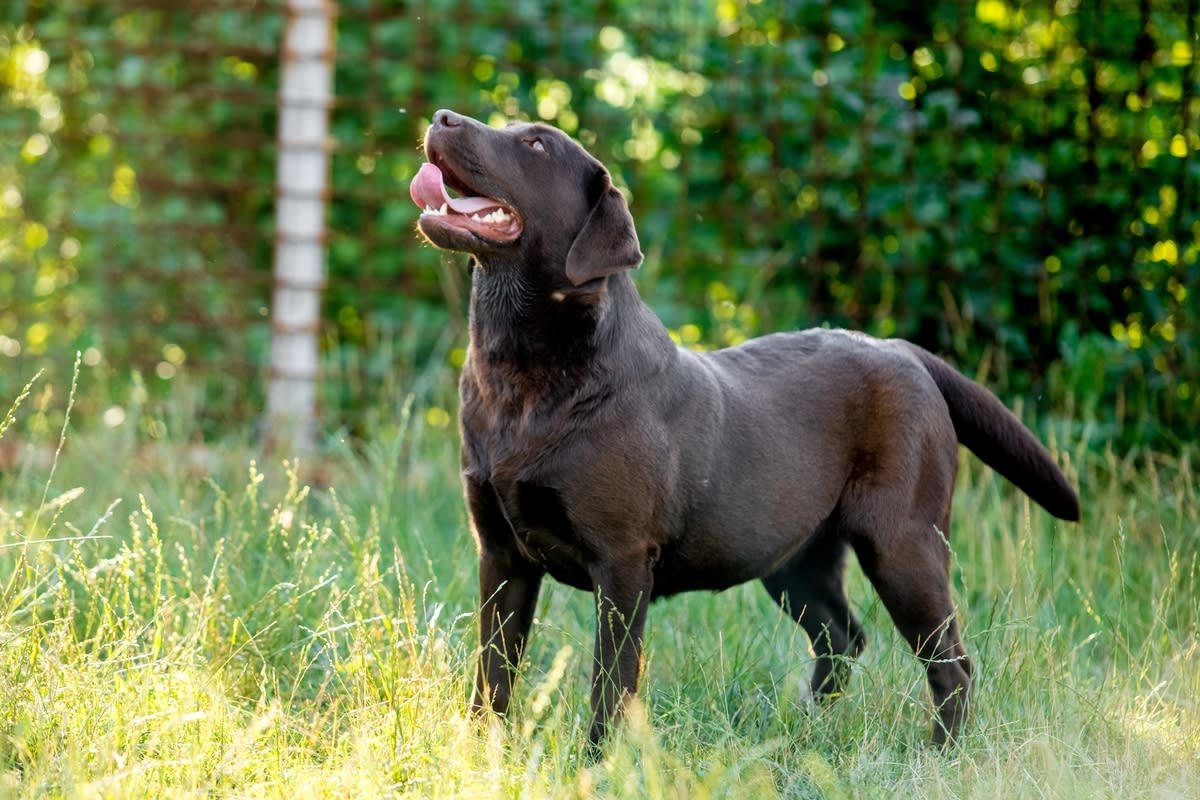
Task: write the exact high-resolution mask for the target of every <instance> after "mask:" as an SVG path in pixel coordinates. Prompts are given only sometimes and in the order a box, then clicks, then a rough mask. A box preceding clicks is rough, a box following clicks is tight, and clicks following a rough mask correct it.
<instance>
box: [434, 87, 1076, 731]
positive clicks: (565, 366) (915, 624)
mask: <svg viewBox="0 0 1200 800" xmlns="http://www.w3.org/2000/svg"><path fill="white" fill-rule="evenodd" d="M425 154H426V157H427V158H428V163H427V164H425V165H424V166H423V167H422V168H421V170H420V172H419V173H418V174H417V176H416V178H414V180H413V182H412V186H411V194H412V198H413V200H414V201H415V202H416V203H417V205H419V206H420V207H421V208H422V209H424V213H422V214H421V217H420V221H419V222H418V226H419V228H420V231H421V233H422V234H424V236H425V238H426V239H428V240H429V241H430V242H431V243H433V244H434V245H436V246H438V247H441V248H445V249H447V250H455V251H459V252H465V253H469V254H471V256H472V287H471V304H470V346H469V349H468V352H467V359H466V363H465V364H464V365H463V371H462V380H461V386H460V389H461V396H462V408H461V413H460V423H461V431H462V474H463V480H464V483H465V492H466V500H467V505H468V509H469V512H470V517H471V523H472V527H473V529H474V534H475V539H476V542H477V545H478V550H479V588H480V598H481V609H480V616H479V622H480V640H481V647H482V651H481V656H480V659H479V667H478V671H477V673H476V681H475V693H474V699H473V703H472V705H473V707H474V708H475V709H476V710H481V709H485V708H491V709H493V710H494V711H496V712H499V713H503V712H505V711H506V709H507V708H508V704H509V695H510V692H511V688H512V680H513V673H514V670H515V669H516V666H517V664H518V662H519V661H520V658H521V651H522V648H523V646H524V644H525V640H526V636H527V635H528V633H529V628H530V623H531V620H532V618H533V612H534V606H535V603H536V601H537V596H538V587H539V585H540V584H541V581H542V578H543V576H545V575H546V574H549V575H551V576H552V577H554V578H555V579H557V580H559V581H561V582H563V583H566V584H568V585H570V586H574V587H576V588H578V589H584V590H587V591H591V592H593V593H594V594H595V597H596V602H597V623H596V643H595V677H594V679H593V681H592V722H591V730H590V736H591V740H592V741H593V742H596V741H598V740H600V739H601V738H602V737H603V735H604V731H605V727H606V724H607V723H608V721H609V719H610V718H611V717H612V716H613V715H614V713H616V712H617V711H618V710H619V708H620V706H621V703H622V701H623V699H624V698H625V697H626V696H627V695H630V694H632V693H634V692H635V691H636V690H637V683H638V672H639V667H640V651H641V642H642V632H643V629H644V626H645V622H646V608H647V606H648V604H649V601H651V600H655V599H657V598H660V597H668V596H670V595H673V594H677V593H679V592H685V591H690V590H694V589H709V590H713V591H719V590H722V589H725V588H728V587H730V586H733V585H735V584H739V583H742V582H743V581H749V580H753V579H757V580H760V581H762V583H763V585H764V586H765V587H766V589H767V591H768V592H769V593H770V594H771V597H772V598H773V599H774V600H776V601H777V602H778V603H779V604H780V606H781V607H782V608H783V609H784V610H785V611H786V612H787V613H788V614H790V615H791V616H792V618H793V619H795V621H796V622H797V623H799V624H800V625H801V626H802V627H803V629H804V631H805V633H806V634H807V635H808V637H809V638H810V639H811V641H812V645H813V648H814V650H815V653H816V655H817V660H816V670H815V673H814V674H813V677H812V684H811V686H812V690H813V692H814V694H815V695H816V696H817V697H822V698H830V697H833V696H836V695H837V694H838V693H839V692H841V691H842V687H843V684H844V682H845V679H846V670H847V659H848V658H849V657H853V656H855V655H857V654H858V653H859V652H860V651H861V650H862V647H863V632H862V628H861V627H860V625H859V623H858V621H857V620H856V619H855V617H854V615H853V613H852V612H851V611H850V607H849V605H848V603H847V600H846V594H845V590H844V588H843V578H842V574H843V566H844V564H845V560H846V551H847V549H848V548H851V549H853V550H854V553H855V555H856V556H857V558H858V560H859V562H860V563H861V564H862V568H863V571H864V572H865V573H866V575H867V576H868V577H869V578H870V580H871V583H872V584H873V585H874V587H875V589H876V590H877V591H878V593H879V596H880V597H881V598H882V599H883V602H884V604H885V606H886V607H887V610H888V612H889V613H890V614H891V617H892V619H893V620H894V622H895V624H896V627H897V628H899V630H900V632H901V633H902V634H903V635H904V637H905V639H907V640H908V643H909V645H910V646H911V647H912V649H913V650H914V651H915V652H916V655H917V657H918V658H919V659H920V660H921V661H922V663H923V664H924V666H925V669H926V671H927V673H928V679H929V685H930V688H931V690H932V694H933V702H934V705H935V706H936V709H937V716H936V718H935V719H936V721H935V723H934V726H933V739H934V741H935V742H937V743H944V742H946V741H948V740H950V739H952V738H953V737H954V735H955V734H956V733H957V732H958V731H959V730H960V729H961V728H962V725H963V721H964V719H965V718H966V715H967V700H968V689H969V686H970V680H971V677H970V676H971V662H970V661H969V660H968V658H967V655H966V652H965V651H964V650H963V646H962V642H961V641H960V639H959V632H958V625H957V623H956V621H955V611H954V607H953V605H952V602H951V597H950V586H949V581H948V571H949V558H950V552H949V548H948V541H947V538H946V537H947V535H948V532H949V528H950V501H951V493H952V491H953V488H954V478H955V471H956V469H957V459H958V445H959V443H962V444H963V445H965V446H966V447H968V448H969V449H970V450H971V451H972V452H974V453H975V454H976V455H977V456H978V457H979V458H981V459H982V460H983V461H984V462H985V463H986V464H989V465H991V466H992V467H993V468H994V469H996V470H997V471H998V472H999V473H1000V474H1001V475H1003V476H1004V477H1006V478H1008V479H1009V480H1010V481H1012V482H1013V483H1014V484H1016V485H1017V486H1018V487H1020V488H1021V489H1022V490H1023V491H1025V492H1026V493H1027V494H1028V495H1029V496H1030V497H1032V498H1033V499H1034V500H1035V501H1036V502H1037V503H1039V504H1040V505H1041V506H1042V507H1044V508H1045V509H1046V510H1047V511H1049V512H1050V513H1051V514H1053V515H1055V516H1056V517H1059V518H1060V519H1065V520H1077V519H1078V518H1079V501H1078V499H1077V498H1076V495H1075V492H1074V490H1073V489H1072V487H1071V484H1070V483H1069V482H1068V481H1067V479H1066V477H1064V475H1063V473H1062V472H1061V471H1059V469H1058V467H1056V466H1055V462H1054V459H1053V458H1051V456H1050V454H1049V453H1047V452H1046V450H1045V449H1044V448H1043V447H1042V446H1041V445H1040V444H1039V443H1038V441H1037V440H1036V439H1035V438H1034V436H1033V435H1032V434H1030V433H1029V432H1028V431H1027V430H1026V429H1025V428H1024V427H1022V426H1021V424H1020V423H1019V422H1018V421H1017V419H1016V418H1015V417H1014V416H1013V415H1012V414H1011V413H1009V411H1008V410H1007V409H1006V408H1005V407H1004V406H1003V405H1002V404H1001V403H1000V401H999V400H997V399H996V397H995V396H994V395H992V394H991V393H990V392H988V391H987V390H986V389H984V388H982V387H980V386H979V385H977V384H975V383H974V382H972V381H970V380H968V379H966V378H964V377H963V376H961V375H960V374H959V373H958V372H956V371H955V370H953V369H952V368H950V367H949V366H948V365H947V364H946V363H945V362H943V361H941V360H940V359H939V358H937V357H935V356H933V355H931V354H930V353H928V352H926V351H925V350H923V349H921V348H919V347H917V346H916V345H913V344H910V343H908V342H905V341H901V340H896V339H892V340H879V339H874V338H872V337H870V336H866V335H864V334H860V333H852V332H848V331H841V330H808V331H801V332H797V333H777V334H773V335H770V336H764V337H762V338H759V339H755V340H753V341H749V342H746V343H745V344H742V345H739V346H738V347H733V348H730V349H727V350H720V351H717V352H713V353H704V354H701V353H695V352H692V351H690V350H686V349H681V348H679V347H676V346H675V344H673V343H672V341H671V339H670V338H669V337H668V335H667V331H666V329H665V328H664V327H663V325H662V323H661V322H660V321H659V320H658V318H657V317H656V316H655V315H654V313H653V312H651V311H650V309H649V308H647V307H646V305H645V304H644V303H643V302H642V301H641V299H640V298H639V296H638V293H637V289H636V288H635V287H634V283H633V281H632V280H631V278H630V275H629V271H630V270H632V269H634V268H635V267H637V266H638V265H639V264H640V263H641V261H642V254H641V251H640V249H639V243H638V237H637V233H636V232H635V230H634V224H633V219H632V217H631V216H630V213H629V209H628V208H627V206H626V204H625V200H624V198H623V197H622V195H621V193H620V192H618V191H617V190H616V189H615V188H614V187H613V184H612V181H611V180H610V178H609V174H608V172H607V171H606V170H605V168H604V166H603V165H602V164H601V163H600V162H599V161H597V160H596V159H595V158H593V157H592V156H591V155H589V154H588V153H587V152H586V151H585V150H584V149H583V147H581V146H580V145H579V144H577V143H576V142H575V141H574V140H573V139H571V138H570V137H568V136H567V135H566V134H564V133H562V132H561V131H559V130H557V129H555V128H552V127H549V126H547V125H542V124H520V125H513V126H510V127H508V128H505V129H502V130H501V129H495V128H491V127H488V126H486V125H483V124H481V123H479V122H477V121H475V120H473V119H470V118H469V117H464V116H461V115H459V114H456V113H454V112H452V111H438V112H437V113H436V114H435V115H434V117H433V123H432V125H431V126H430V127H429V130H428V133H427V134H426V136H425ZM447 187H449V189H451V190H453V191H454V192H455V193H456V194H457V196H454V195H451V194H450V193H449V192H447Z"/></svg>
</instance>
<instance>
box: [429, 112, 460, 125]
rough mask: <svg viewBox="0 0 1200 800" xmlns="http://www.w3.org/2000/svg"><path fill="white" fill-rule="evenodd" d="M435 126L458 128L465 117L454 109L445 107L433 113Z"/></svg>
mask: <svg viewBox="0 0 1200 800" xmlns="http://www.w3.org/2000/svg"><path fill="white" fill-rule="evenodd" d="M433 124H434V127H441V128H457V127H459V126H461V125H462V124H463V118H462V116H461V115H459V114H455V113H454V112H453V111H451V110H449V109H447V108H443V109H441V110H439V111H435V112H434V113H433Z"/></svg>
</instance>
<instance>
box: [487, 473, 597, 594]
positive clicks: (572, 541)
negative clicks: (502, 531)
mask: <svg viewBox="0 0 1200 800" xmlns="http://www.w3.org/2000/svg"><path fill="white" fill-rule="evenodd" d="M492 487H493V490H494V491H495V493H496V499H497V500H498V501H499V503H500V507H501V509H502V510H503V512H504V516H505V518H506V519H507V520H508V523H509V526H510V527H511V528H512V533H513V536H514V538H515V543H516V546H517V549H518V550H519V551H520V553H521V555H522V556H524V557H525V558H526V559H528V560H529V561H532V562H533V563H535V564H538V565H540V566H542V567H543V568H544V569H545V570H546V571H547V572H549V573H550V575H551V576H552V577H554V579H555V580H558V581H560V582H562V583H565V584H567V585H569V586H574V587H576V588H579V589H590V588H591V578H590V576H589V575H588V572H587V569H586V566H585V565H586V564H587V563H589V561H590V555H589V552H588V548H587V547H586V546H585V545H584V543H583V542H582V541H580V539H579V537H578V536H577V534H576V531H575V527H574V525H573V524H572V522H571V519H570V517H569V516H568V514H567V510H566V507H565V506H564V505H563V502H562V499H561V498H560V497H559V494H558V492H557V491H555V490H554V489H552V488H549V487H547V486H541V485H538V484H536V483H532V482H527V481H500V482H498V483H493V484H492Z"/></svg>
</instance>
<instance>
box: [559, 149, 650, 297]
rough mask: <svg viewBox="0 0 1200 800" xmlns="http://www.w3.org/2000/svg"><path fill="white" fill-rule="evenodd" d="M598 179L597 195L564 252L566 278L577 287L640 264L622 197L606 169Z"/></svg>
mask: <svg viewBox="0 0 1200 800" xmlns="http://www.w3.org/2000/svg"><path fill="white" fill-rule="evenodd" d="M597 182H598V183H599V184H600V192H599V195H600V197H599V199H598V200H597V201H596V203H595V204H594V205H593V206H592V210H591V213H589V214H588V218H587V222H585V223H584V224H583V230H581V231H580V232H579V235H578V236H576V237H575V241H574V242H573V243H572V244H571V249H570V251H568V252H567V277H568V278H570V280H571V283H573V284H575V285H576V286H580V285H582V284H584V283H587V282H588V281H593V280H596V279H597V278H604V277H606V276H608V275H614V274H616V273H618V272H621V271H622V270H626V269H635V268H636V267H637V266H638V265H639V264H641V263H642V249H641V244H640V243H639V242H638V237H637V231H636V230H635V229H634V227H633V216H632V215H631V214H630V213H629V206H628V205H626V204H625V198H624V197H623V196H622V195H621V193H620V192H618V191H617V190H616V188H615V187H614V186H613V185H612V180H611V179H610V178H609V176H608V173H607V172H604V173H602V174H601V175H600V176H599V178H597Z"/></svg>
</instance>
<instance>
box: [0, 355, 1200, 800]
mask: <svg viewBox="0 0 1200 800" xmlns="http://www.w3.org/2000/svg"><path fill="white" fill-rule="evenodd" d="M89 382H90V379H89V377H88V376H87V375H86V374H85V375H84V376H83V377H82V378H81V379H80V380H79V385H78V387H76V388H75V389H73V390H71V389H70V387H68V386H55V387H50V386H48V385H47V384H46V383H45V382H44V381H40V380H38V381H35V382H34V383H33V384H32V385H31V387H30V390H29V393H28V394H27V395H25V396H23V397H21V398H6V399H5V400H4V401H3V405H2V406H0V412H2V411H3V410H4V409H7V408H8V406H9V404H10V402H12V401H14V400H20V401H21V402H20V403H19V404H14V405H15V407H14V409H13V411H12V413H10V414H9V416H8V417H7V418H6V419H5V421H4V422H3V428H4V432H3V438H0V443H4V444H5V446H6V447H7V448H8V450H7V451H6V452H8V453H9V456H8V458H7V459H6V460H5V462H4V467H3V471H0V797H14V798H33V797H71V798H75V797H80V798H90V797H198V796H205V797H264V798H275V797H278V798H289V800H300V799H301V798H310V797H313V798H315V797H382V796H406V797H522V798H524V797H628V798H643V797H650V798H656V797H754V798H770V797H801V798H807V797H814V798H815V797H824V798H850V797H887V798H892V797H906V798H907V797H931V798H940V797H946V798H949V797H955V798H958V797H976V798H994V797H1005V798H1024V797H1071V798H1081V797H1087V798H1106V797H1121V798H1134V797H1189V796H1191V797H1194V796H1196V792H1197V791H1200V637H1198V630H1200V565H1198V563H1197V547H1196V543H1197V529H1198V527H1200V519H1198V516H1200V502H1198V497H1197V495H1198V488H1197V485H1198V481H1197V475H1196V471H1195V470H1196V465H1195V452H1194V451H1193V450H1189V449H1188V448H1186V447H1185V448H1184V449H1183V450H1182V451H1181V453H1180V454H1179V455H1163V454H1159V453H1154V452H1145V451H1134V452H1130V453H1124V454H1120V455H1118V454H1117V453H1115V452H1114V451H1113V450H1112V449H1111V448H1110V447H1108V446H1106V445H1105V443H1104V442H1103V441H1102V440H1100V438H1099V436H1098V435H1097V433H1096V432H1095V430H1093V429H1091V428H1089V426H1088V425H1087V424H1086V420H1083V421H1078V420H1077V421H1073V422H1071V423H1070V424H1068V423H1067V422H1065V421H1061V420H1060V421H1055V420H1049V421H1044V422H1043V423H1042V424H1040V426H1039V431H1040V432H1041V433H1042V434H1043V436H1044V438H1045V439H1046V440H1047V441H1048V442H1049V443H1050V445H1051V447H1052V449H1054V450H1055V452H1056V453H1057V455H1058V457H1059V458H1060V461H1061V462H1062V463H1063V464H1065V465H1066V467H1067V469H1068V471H1069V473H1070V474H1071V476H1072V478H1073V479H1075V480H1076V481H1077V483H1078V485H1079V487H1080V490H1081V496H1082V498H1083V508H1084V514H1083V521H1082V522H1081V523H1080V524H1079V525H1069V524H1064V523H1059V522H1057V521H1055V520H1052V519H1051V518H1050V517H1049V516H1048V515H1046V514H1045V513H1044V512H1042V511H1041V510H1040V509H1038V508H1037V507H1036V506H1034V505H1032V504H1031V503H1030V502H1029V501H1028V500H1027V499H1025V498H1024V497H1023V496H1022V495H1020V494H1019V493H1017V492H1016V491H1015V490H1014V489H1012V487H1010V486H1008V485H1006V484H1004V483H1003V482H1002V481H1001V480H1000V479H998V478H997V477H996V476H995V475H994V474H993V473H992V472H991V471H990V470H988V469H987V468H985V467H983V466H982V465H980V464H979V463H978V462H977V461H975V460H973V459H972V458H971V457H970V456H969V455H967V454H966V453H965V452H964V453H963V457H962V465H963V468H962V470H961V472H960V479H959V488H958V492H957V495H956V505H955V515H954V523H955V524H954V527H953V530H952V531H951V532H950V541H951V543H952V547H953V550H954V560H953V567H952V569H953V573H954V586H955V592H956V601H957V604H958V607H959V610H960V615H961V618H962V621H963V623H964V634H965V642H966V645H967V648H968V650H969V652H970V653H971V655H972V656H973V658H974V660H975V664H976V676H977V678H976V681H977V682H976V684H975V686H976V693H975V695H974V703H973V719H972V722H971V723H970V725H969V727H968V730H967V733H966V735H965V736H964V738H963V740H962V742H961V743H960V744H959V746H957V747H955V748H952V749H950V750H948V751H946V752H940V751H937V750H934V749H932V748H931V747H930V746H929V745H928V744H927V739H928V735H929V723H930V720H931V713H932V711H931V708H930V704H929V700H928V692H927V689H926V686H925V681H924V676H923V671H922V670H921V668H920V666H919V665H918V663H917V662H916V661H915V659H914V658H913V657H912V655H911V653H910V652H909V651H908V649H907V647H906V646H905V645H904V643H903V642H902V641H901V640H900V638H899V636H898V635H897V634H896V633H895V631H894V630H893V628H892V625H891V623H890V621H889V620H888V619H887V616H886V613H885V612H884V610H883V609H882V607H881V605H880V603H879V602H878V600H877V599H876V598H875V596H874V594H873V592H872V591H871V589H870V587H869V586H868V585H867V584H866V582H865V580H864V579H863V578H862V576H861V573H860V572H859V571H858V569H857V567H856V566H852V567H851V575H850V596H851V598H852V603H853V605H854V606H855V607H856V609H857V610H858V611H860V612H861V615H862V617H863V619H864V622H865V623H866V625H867V628H868V631H869V640H868V648H867V651H866V652H865V653H864V655H863V656H862V658H861V659H860V660H859V662H858V664H857V665H856V667H855V669H854V671H853V678H852V681H851V683H850V686H849V689H848V691H847V693H846V695H845V696H844V697H843V698H841V699H840V700H839V701H838V702H837V703H836V704H834V705H833V706H832V707H830V708H828V709H820V710H817V709H813V708H811V707H810V706H809V704H808V702H807V701H806V698H805V691H804V689H805V685H806V683H807V680H808V676H809V672H810V669H811V656H810V654H809V650H808V647H807V642H806V640H805V638H804V636H803V634H802V633H801V632H800V630H799V628H798V627H796V626H795V625H794V624H793V623H792V622H791V621H790V620H788V619H786V618H784V616H783V615H782V614H780V613H779V612H778V611H777V610H775V609H774V608H773V606H772V605H771V603H770V601H769V598H768V597H767V595H766V593H765V592H763V591H762V589H761V588H760V587H758V586H757V585H749V586H743V587H739V588H737V589H734V590H731V591H728V592H724V593H722V594H718V595H709V594H694V595H689V596H685V597H682V598H676V599H673V600H670V601H666V602H664V603H660V604H657V605H656V606H655V607H654V608H652V610H651V612H650V621H649V627H648V632H649V633H648V640H647V643H646V671H645V679H644V682H643V689H642V692H641V695H640V701H639V702H638V703H636V704H635V705H634V707H632V708H631V709H630V713H629V715H628V718H627V720H626V723H625V724H624V725H623V726H622V727H621V728H620V730H619V731H618V733H617V735H616V736H615V737H614V738H613V739H612V740H611V741H609V742H608V743H607V745H606V746H605V748H604V751H603V753H602V754H601V756H600V757H599V758H598V759H597V760H595V761H592V760H589V759H588V758H587V755H586V750H585V747H584V737H585V732H586V723H587V720H586V709H587V682H588V675H589V672H590V653H591V625H592V622H591V620H592V606H591V599H590V597H589V596H588V595H586V594H584V593H581V592H576V591H573V590H570V589H567V588H565V587H562V586H558V585H554V584H547V586H546V589H545V590H544V591H543V595H542V598H541V601H540V603H539V607H538V612H537V622H536V624H535V629H534V635H533V639H532V642H531V646H530V651H529V653H528V655H527V659H526V663H525V669H524V671H523V673H522V675H521V678H520V681H519V684H518V689H517V704H516V707H515V709H514V710H513V713H512V714H511V716H510V718H509V719H508V720H507V721H505V722H503V723H501V722H491V723H489V724H484V725H482V726H478V725H474V724H472V722H471V720H470V719H469V717H468V716H467V713H466V706H467V699H468V697H469V692H470V677H471V674H472V669H473V660H474V651H475V646H476V645H475V620H474V606H475V602H476V588H475V587H476V584H475V576H476V567H475V553H474V547H473V544H472V542H471V540H470V536H469V533H468V528H467V522H466V516H465V512H464V509H463V504H462V500H461V493H460V489H459V483H458V474H457V435H456V433H455V430H454V425H453V423H452V421H451V420H450V417H451V416H452V414H453V410H452V409H453V404H452V401H451V400H449V399H448V398H449V397H450V396H451V392H452V390H451V389H450V386H449V382H448V381H444V383H445V385H444V386H442V388H441V389H440V390H439V391H438V392H433V393H432V394H431V397H432V399H429V398H426V399H422V400H419V401H418V400H413V399H411V398H409V399H408V400H404V399H402V398H397V400H396V405H395V407H394V408H390V409H383V410H381V411H380V413H378V414H376V415H375V416H374V418H373V419H374V421H373V423H372V425H371V429H370V431H369V435H367V436H364V437H362V438H361V439H360V440H357V441H355V442H349V441H342V440H341V439H340V438H339V437H337V436H333V437H331V438H330V440H329V442H328V444H327V446H326V447H325V448H324V449H323V450H322V452H321V453H320V454H319V456H314V457H313V458H311V459H307V460H303V461H295V460H278V459H274V458H270V457H266V456H264V455H263V454H262V453H261V452H259V451H258V450H257V449H256V447H255V446H254V443H253V441H252V440H251V439H250V437H249V434H247V435H246V436H244V437H243V438H237V437H230V438H228V439H227V440H225V441H222V442H220V443H218V444H198V443H197V442H196V440H195V437H194V435H193V434H194V431H193V430H192V428H191V427H190V426H191V425H192V422H191V419H192V412H193V409H192V408H191V407H190V406H189V405H188V403H187V402H186V401H185V400H179V401H177V402H175V403H167V404H166V405H165V406H163V407H162V408H161V409H158V410H151V409H149V408H147V407H140V406H138V404H137V403H134V402H129V403H126V404H124V405H123V406H122V414H120V415H116V416H112V415H110V416H109V417H108V420H109V422H110V423H113V422H118V421H119V423H120V424H115V425H113V426H112V427H110V426H108V425H104V424H89V425H82V424H81V425H78V426H77V425H76V424H75V423H72V422H71V420H70V418H69V415H64V413H63V408H64V404H63V400H64V398H65V396H66V395H67V393H68V391H69V390H70V391H73V392H75V393H78V394H79V395H81V396H82V395H83V394H84V393H87V392H91V391H95V390H96V387H95V386H92V385H90V383H89ZM56 408H57V409H59V410H58V411H57V412H56V411H54V409H56ZM118 416H119V417H120V419H119V420H118V419H117V417H118ZM147 431H150V432H151V433H152V434H153V435H147V433H146V432H147Z"/></svg>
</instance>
